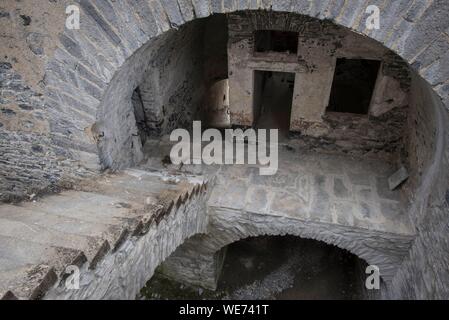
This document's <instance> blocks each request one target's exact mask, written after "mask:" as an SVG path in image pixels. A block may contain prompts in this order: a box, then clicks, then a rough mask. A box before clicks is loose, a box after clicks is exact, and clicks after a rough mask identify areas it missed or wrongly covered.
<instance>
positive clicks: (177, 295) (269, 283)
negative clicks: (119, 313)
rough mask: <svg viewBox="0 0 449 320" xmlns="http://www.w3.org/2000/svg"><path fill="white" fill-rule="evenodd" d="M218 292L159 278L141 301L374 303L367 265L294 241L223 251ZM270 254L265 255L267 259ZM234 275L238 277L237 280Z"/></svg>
mask: <svg viewBox="0 0 449 320" xmlns="http://www.w3.org/2000/svg"><path fill="white" fill-rule="evenodd" d="M224 249H225V250H226V252H227V253H226V257H225V259H224V261H223V269H222V272H221V275H220V276H219V279H218V283H217V289H216V290H207V289H202V288H200V287H197V286H192V285H185V284H183V283H180V282H177V281H176V280H173V279H170V278H168V277H166V276H165V275H164V274H163V270H162V269H163V266H162V268H160V269H159V271H160V272H156V274H155V276H154V277H153V278H152V279H150V281H148V283H147V285H146V286H145V288H143V289H142V292H141V294H142V298H143V299H167V298H168V299H237V300H273V299H294V300H298V299H307V300H310V299H376V298H379V291H378V290H368V289H367V288H366V286H365V282H366V279H367V276H368V275H367V274H366V273H365V271H366V267H367V263H366V262H365V261H364V260H362V259H360V258H358V257H357V256H356V255H354V254H352V253H350V252H349V251H347V250H344V249H340V248H338V247H335V246H332V245H329V244H326V243H324V242H322V241H317V240H310V239H303V238H300V237H297V236H289V235H286V236H258V237H250V238H246V239H242V240H239V241H236V242H234V243H232V244H230V245H228V246H227V247H225V248H224ZM268 253H269V254H268ZM236 275H238V276H237V277H236Z"/></svg>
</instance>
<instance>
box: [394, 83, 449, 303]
mask: <svg viewBox="0 0 449 320" xmlns="http://www.w3.org/2000/svg"><path fill="white" fill-rule="evenodd" d="M412 90H413V92H414V93H413V98H412V106H414V108H416V109H414V113H412V116H411V121H414V122H415V127H417V128H419V130H417V131H416V133H414V134H412V135H411V141H410V143H411V144H413V146H414V148H412V149H411V153H412V154H411V156H410V165H411V170H412V172H413V173H414V175H413V177H412V180H411V181H410V182H409V184H410V185H413V184H418V187H417V189H416V190H415V193H414V194H413V195H412V198H411V208H410V210H409V214H410V216H411V218H412V220H413V222H414V223H415V226H416V228H417V230H418V233H417V237H416V239H415V241H414V243H413V246H412V248H411V250H410V252H409V255H408V258H407V259H405V260H404V262H403V264H402V266H401V268H400V269H399V271H398V273H397V274H396V276H395V278H394V280H393V283H392V287H391V292H390V295H391V297H393V298H402V299H448V298H449V286H448V283H449V273H448V270H449V255H447V254H446V252H448V251H449V238H448V231H449V229H448V226H449V215H448V213H449V189H448V185H447V181H449V171H448V169H447V168H448V167H449V151H448V150H449V134H448V130H447V125H446V123H447V122H446V121H448V119H449V116H448V112H447V110H446V109H445V108H444V107H443V105H442V103H441V101H440V99H439V98H438V97H437V96H436V95H435V93H434V92H432V91H431V90H430V89H429V87H428V85H427V84H426V83H425V82H424V81H423V80H422V79H420V78H419V77H417V76H414V78H413V84H412Z"/></svg>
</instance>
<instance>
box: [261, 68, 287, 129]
mask: <svg viewBox="0 0 449 320" xmlns="http://www.w3.org/2000/svg"><path fill="white" fill-rule="evenodd" d="M294 85H295V74H294V73H289V72H274V71H258V70H256V71H254V106H253V115H254V123H255V127H256V128H260V129H279V135H280V137H282V136H283V137H287V136H288V132H289V130H290V115H291V110H292V103H293V89H294Z"/></svg>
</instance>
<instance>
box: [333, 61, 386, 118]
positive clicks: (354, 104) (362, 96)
mask: <svg viewBox="0 0 449 320" xmlns="http://www.w3.org/2000/svg"><path fill="white" fill-rule="evenodd" d="M379 68H380V61H377V60H367V59H337V65H336V67H335V75H334V80H333V83H332V89H331V96H330V100H329V106H328V107H327V111H329V112H345V113H355V114H368V112H369V107H370V103H371V98H372V96H373V91H374V86H375V84H376V80H377V74H378V72H379Z"/></svg>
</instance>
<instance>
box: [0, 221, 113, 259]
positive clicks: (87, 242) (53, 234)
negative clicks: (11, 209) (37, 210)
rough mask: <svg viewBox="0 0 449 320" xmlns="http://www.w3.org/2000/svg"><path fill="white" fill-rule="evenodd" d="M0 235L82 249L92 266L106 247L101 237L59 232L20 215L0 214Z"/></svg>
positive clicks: (102, 254)
mask: <svg viewBox="0 0 449 320" xmlns="http://www.w3.org/2000/svg"><path fill="white" fill-rule="evenodd" d="M0 235H2V236H6V237H11V238H14V239H18V240H24V241H30V242H35V243H39V244H42V245H49V246H51V245H55V244H57V245H58V246H60V247H63V248H69V249H74V250H79V251H82V252H83V253H84V255H85V256H86V258H87V260H88V261H89V263H90V264H91V266H92V267H93V263H95V262H96V261H99V260H100V259H101V257H102V256H104V254H105V253H106V252H105V247H107V244H105V241H107V240H106V239H104V238H102V237H93V236H86V235H83V236H81V235H78V234H74V233H71V232H66V231H65V230H64V231H62V232H61V231H58V230H57V228H56V229H53V228H50V227H47V226H45V224H42V222H40V223H39V224H36V223H29V222H26V220H25V221H23V219H20V216H16V217H14V218H13V219H4V218H2V217H1V216H0Z"/></svg>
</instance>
